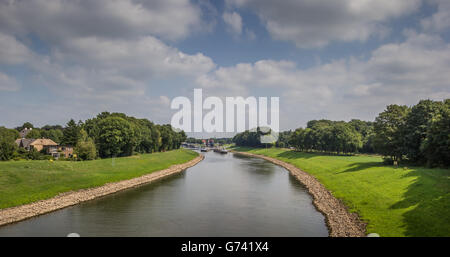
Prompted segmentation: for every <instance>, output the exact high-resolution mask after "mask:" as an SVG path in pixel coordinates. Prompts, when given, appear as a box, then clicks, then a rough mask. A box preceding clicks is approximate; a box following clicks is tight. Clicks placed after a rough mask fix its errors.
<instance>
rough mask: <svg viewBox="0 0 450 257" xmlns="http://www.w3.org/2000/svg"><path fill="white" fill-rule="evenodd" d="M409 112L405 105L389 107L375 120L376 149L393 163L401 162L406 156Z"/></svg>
mask: <svg viewBox="0 0 450 257" xmlns="http://www.w3.org/2000/svg"><path fill="white" fill-rule="evenodd" d="M409 111H410V109H409V108H408V107H407V106H405V105H402V106H400V105H396V104H393V105H388V106H387V108H386V110H385V111H383V112H382V113H380V114H379V115H378V117H376V119H375V124H374V133H375V136H374V139H373V140H374V146H375V149H376V150H377V151H378V152H379V153H381V154H383V155H384V156H387V157H388V158H390V159H392V160H393V161H401V159H402V157H403V154H404V147H403V145H404V144H403V143H404V136H405V123H406V117H407V115H408V112H409Z"/></svg>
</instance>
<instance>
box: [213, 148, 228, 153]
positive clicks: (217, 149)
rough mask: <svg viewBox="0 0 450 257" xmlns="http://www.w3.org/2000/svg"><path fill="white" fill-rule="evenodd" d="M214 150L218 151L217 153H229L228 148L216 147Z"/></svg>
mask: <svg viewBox="0 0 450 257" xmlns="http://www.w3.org/2000/svg"><path fill="white" fill-rule="evenodd" d="M214 152H216V153H222V154H227V153H228V150H226V149H225V148H223V147H222V148H218V147H217V148H214Z"/></svg>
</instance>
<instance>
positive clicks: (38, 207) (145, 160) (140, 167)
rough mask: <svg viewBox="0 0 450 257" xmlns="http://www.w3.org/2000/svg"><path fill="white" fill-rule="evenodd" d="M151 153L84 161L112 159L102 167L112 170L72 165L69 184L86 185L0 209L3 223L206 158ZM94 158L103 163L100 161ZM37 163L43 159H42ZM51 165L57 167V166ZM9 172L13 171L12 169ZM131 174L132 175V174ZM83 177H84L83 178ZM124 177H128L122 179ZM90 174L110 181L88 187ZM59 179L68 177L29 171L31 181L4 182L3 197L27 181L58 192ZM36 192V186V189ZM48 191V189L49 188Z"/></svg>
mask: <svg viewBox="0 0 450 257" xmlns="http://www.w3.org/2000/svg"><path fill="white" fill-rule="evenodd" d="M152 155H153V154H149V155H142V156H132V157H125V158H117V159H110V160H109V161H107V160H98V161H90V162H84V163H85V164H86V163H87V164H86V165H87V166H88V167H93V166H95V165H100V166H102V167H103V166H104V165H101V164H104V162H105V161H107V162H108V163H109V165H108V167H103V168H104V169H107V168H109V169H110V171H109V172H106V171H103V170H96V171H92V170H91V171H90V172H89V171H85V170H84V169H82V168H81V167H73V166H72V168H73V169H72V170H71V173H73V174H75V177H72V179H71V180H70V182H71V183H69V184H71V185H72V187H73V188H76V187H83V188H81V189H79V190H74V189H72V190H65V191H64V192H61V193H58V194H56V196H53V197H47V198H48V199H45V200H39V201H32V202H31V203H27V204H24V205H20V206H15V207H9V208H4V209H0V226H1V225H5V224H9V223H12V222H17V221H21V220H24V219H27V218H30V217H33V216H37V215H41V214H44V213H48V212H52V211H55V210H58V209H61V208H65V207H68V206H71V205H75V204H77V203H80V202H84V201H89V200H92V199H94V198H97V197H101V196H105V195H108V194H112V193H115V192H118V191H122V190H125V189H128V188H132V187H136V186H139V185H143V184H146V183H150V182H152V181H154V180H157V179H160V178H163V177H166V176H169V175H171V174H174V173H178V172H181V171H183V170H185V169H187V168H189V167H192V166H194V165H196V164H197V163H198V162H200V161H201V160H203V158H204V157H203V156H202V155H199V154H198V153H196V152H193V151H189V150H175V151H171V152H166V153H157V154H154V156H152ZM156 155H157V156H156ZM91 162H94V163H91ZM95 162H101V163H100V164H98V163H95ZM164 162H165V163H164ZM8 163H9V164H10V165H24V164H23V163H22V164H21V163H15V164H14V162H8ZM26 163H28V164H29V165H32V164H33V163H30V162H26ZM61 163H62V164H60V165H63V164H67V163H63V162H61ZM38 164H44V163H43V162H39V163H38ZM72 164H73V165H75V166H77V165H80V164H77V163H72ZM172 164H173V165H172ZM50 165H52V164H50ZM4 166H5V165H2V166H0V171H2V172H0V174H2V175H1V176H0V182H1V183H2V184H5V183H4V181H5V179H4V178H5V177H6V175H5V174H4V172H8V170H3V168H4ZM57 166H58V165H57ZM82 167H85V166H82ZM160 167H168V168H165V169H160ZM52 168H53V169H55V168H57V167H52ZM53 169H52V170H53ZM39 170H40V169H39V168H38V167H37V168H36V169H35V170H34V172H36V171H37V172H38V173H39ZM47 170H48V169H47ZM9 172H13V171H11V170H9ZM41 172H42V171H41ZM50 173H51V172H50ZM60 173H62V174H68V173H67V171H66V170H61V171H60ZM77 173H78V174H77ZM73 174H72V175H73ZM130 176H131V177H132V178H130ZM8 177H10V176H8ZM43 177H45V179H43ZM80 177H82V179H81V178H80ZM124 177H125V178H126V179H122V178H124ZM52 178H54V180H52ZM74 178H78V179H74ZM89 178H91V180H93V181H91V184H92V183H94V184H95V183H101V181H107V182H104V183H102V184H101V185H100V186H95V187H89V186H88V185H89V184H86V183H85V182H86V181H87V180H89ZM2 179H3V180H2ZM58 181H59V182H61V183H62V184H66V185H67V182H68V181H67V179H66V180H63V179H62V178H61V177H59V176H57V177H52V176H51V175H50V174H48V172H45V174H44V175H43V174H40V176H39V179H36V176H31V175H30V176H29V177H28V183H25V181H23V180H21V181H17V182H16V183H15V186H14V183H10V184H9V187H5V186H2V187H1V188H0V191H1V192H0V195H2V198H3V199H2V200H3V201H5V198H4V196H6V197H8V196H7V193H11V192H13V191H14V190H16V192H17V194H19V197H20V193H21V192H22V190H19V188H22V189H23V188H26V187H25V186H24V184H35V185H36V187H38V188H48V187H51V186H53V188H51V189H52V190H50V192H55V190H59V189H61V184H58V183H57V182H58ZM63 182H65V183H63ZM42 184H44V185H42ZM7 189H9V191H8V190H7ZM43 191H44V190H43ZM34 192H36V189H34ZM32 193H33V191H32V192H30V193H29V195H30V196H31V195H32ZM44 193H45V192H43V194H42V195H45V194H44ZM47 193H49V190H47ZM17 197H18V196H16V198H17ZM35 197H36V196H35ZM18 199H21V198H18ZM11 202H12V201H11Z"/></svg>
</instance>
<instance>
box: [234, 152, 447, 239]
mask: <svg viewBox="0 0 450 257" xmlns="http://www.w3.org/2000/svg"><path fill="white" fill-rule="evenodd" d="M235 150H236V151H247V152H251V153H255V154H262V155H266V156H270V157H273V158H277V159H280V160H282V161H285V162H288V163H291V164H293V165H295V166H297V167H298V168H300V169H302V170H303V171H306V172H308V173H310V174H311V175H313V176H314V177H316V178H317V179H318V180H319V181H320V182H321V183H322V184H323V185H324V186H325V187H326V188H327V189H329V190H330V191H332V193H333V195H334V196H335V197H337V198H339V199H341V200H343V201H344V203H345V204H346V205H347V206H348V207H349V209H350V211H356V212H357V213H358V214H359V215H360V217H361V218H362V219H363V220H364V221H365V222H367V223H368V225H367V232H369V233H372V232H375V233H378V234H380V235H381V236H450V170H448V169H427V168H422V167H408V168H404V167H400V168H397V169H396V168H394V167H392V166H385V165H383V163H382V159H381V158H380V157H376V156H331V155H322V154H313V153H301V152H295V151H290V150H286V149H278V148H269V149H251V148H242V147H237V148H235Z"/></svg>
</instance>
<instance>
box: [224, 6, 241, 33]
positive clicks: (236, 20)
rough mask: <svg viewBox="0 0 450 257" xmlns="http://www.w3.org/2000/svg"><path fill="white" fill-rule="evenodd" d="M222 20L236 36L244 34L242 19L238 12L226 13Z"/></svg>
mask: <svg viewBox="0 0 450 257" xmlns="http://www.w3.org/2000/svg"><path fill="white" fill-rule="evenodd" d="M222 18H223V20H224V22H225V24H227V27H228V31H229V32H230V33H232V34H235V35H241V34H242V17H241V15H239V14H238V13H237V12H224V13H223V15H222Z"/></svg>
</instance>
